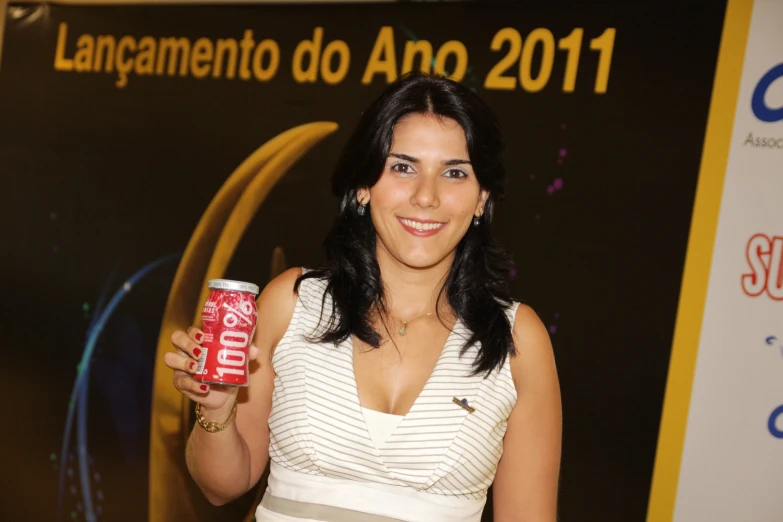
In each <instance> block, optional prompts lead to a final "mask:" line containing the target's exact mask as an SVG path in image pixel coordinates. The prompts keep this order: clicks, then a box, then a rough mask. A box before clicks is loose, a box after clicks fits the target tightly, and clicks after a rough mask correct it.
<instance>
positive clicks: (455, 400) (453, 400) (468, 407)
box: [451, 397, 476, 413]
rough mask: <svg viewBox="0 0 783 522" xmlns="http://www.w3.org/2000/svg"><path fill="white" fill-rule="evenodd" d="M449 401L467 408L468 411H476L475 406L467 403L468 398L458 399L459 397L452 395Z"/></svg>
mask: <svg viewBox="0 0 783 522" xmlns="http://www.w3.org/2000/svg"><path fill="white" fill-rule="evenodd" d="M451 402H453V403H454V404H456V405H457V406H459V407H460V408H463V409H465V410H468V412H469V413H473V412H474V411H476V408H474V407H473V406H470V405H469V404H468V400H467V399H462V400H460V399H458V398H456V397H454V398H453V399H451Z"/></svg>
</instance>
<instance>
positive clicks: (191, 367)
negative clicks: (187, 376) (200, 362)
mask: <svg viewBox="0 0 783 522" xmlns="http://www.w3.org/2000/svg"><path fill="white" fill-rule="evenodd" d="M188 367H189V368H190V369H191V370H192V369H193V368H195V367H196V361H191V362H190V364H189V365H188Z"/></svg>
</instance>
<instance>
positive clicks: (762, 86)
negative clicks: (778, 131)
mask: <svg viewBox="0 0 783 522" xmlns="http://www.w3.org/2000/svg"><path fill="white" fill-rule="evenodd" d="M781 78H783V63H779V64H778V65H776V66H775V67H773V68H772V69H770V70H769V71H767V72H766V74H764V76H762V77H761V80H759V83H758V85H756V88H755V89H754V91H753V98H751V100H750V107H751V109H753V114H755V115H756V118H758V119H759V120H761V121H764V122H767V123H774V122H777V121H781V120H783V106H781V107H778V108H776V109H773V108H772V107H769V106H768V105H767V103H766V102H765V101H764V96H766V94H767V90H768V89H769V86H770V85H772V83H773V82H774V81H775V80H778V79H781ZM781 81H783V80H781Z"/></svg>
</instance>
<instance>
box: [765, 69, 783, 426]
mask: <svg viewBox="0 0 783 522" xmlns="http://www.w3.org/2000/svg"><path fill="white" fill-rule="evenodd" d="M781 65H783V64H781ZM764 341H765V342H766V343H767V344H768V345H769V346H773V345H774V344H775V343H776V342H777V341H778V338H777V337H775V336H774V335H770V336H768V337H767V338H766V339H764ZM780 353H781V354H783V346H781V347H780ZM781 417H783V404H781V405H780V406H778V407H777V408H775V409H774V410H772V413H771V414H770V416H769V420H768V421H767V428H768V429H769V432H770V433H771V434H772V436H773V437H775V438H776V439H783V430H781V429H779V428H778V427H777V421H778V419H779V418H781Z"/></svg>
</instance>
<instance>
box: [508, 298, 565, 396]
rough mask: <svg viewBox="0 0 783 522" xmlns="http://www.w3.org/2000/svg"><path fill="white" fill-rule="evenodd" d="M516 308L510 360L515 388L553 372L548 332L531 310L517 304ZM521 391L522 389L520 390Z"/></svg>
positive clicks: (552, 356) (552, 358) (528, 307)
mask: <svg viewBox="0 0 783 522" xmlns="http://www.w3.org/2000/svg"><path fill="white" fill-rule="evenodd" d="M513 307H516V311H515V312H514V317H513V321H512V323H511V330H512V335H513V339H514V352H515V353H514V356H513V357H511V360H510V366H511V375H512V377H513V378H514V382H515V384H517V382H518V381H527V380H528V379H530V378H531V377H532V376H534V375H535V374H539V375H540V374H541V372H542V371H543V372H544V373H550V372H551V371H553V370H554V368H555V365H554V350H553V348H552V341H551V339H550V337H549V331H547V328H546V326H545V325H544V323H543V322H542V321H541V318H540V317H539V316H538V314H537V313H536V312H535V310H533V308H531V307H530V306H528V305H526V304H524V303H514V305H512V308H513ZM517 388H519V386H517Z"/></svg>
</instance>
